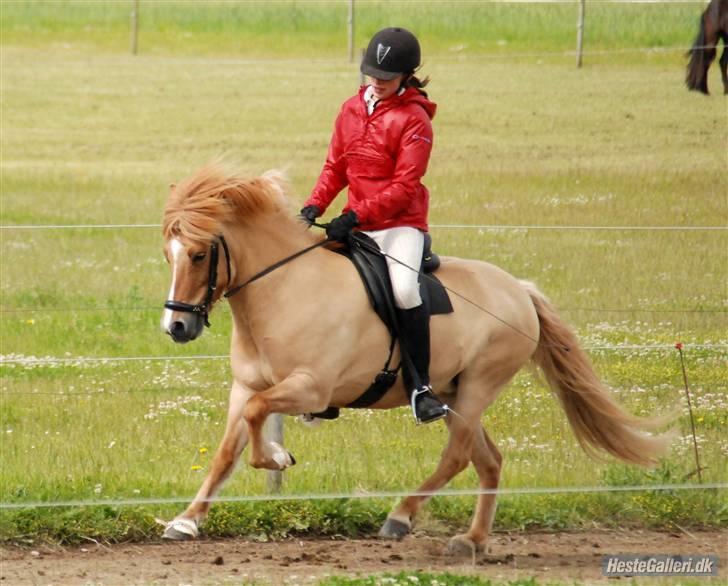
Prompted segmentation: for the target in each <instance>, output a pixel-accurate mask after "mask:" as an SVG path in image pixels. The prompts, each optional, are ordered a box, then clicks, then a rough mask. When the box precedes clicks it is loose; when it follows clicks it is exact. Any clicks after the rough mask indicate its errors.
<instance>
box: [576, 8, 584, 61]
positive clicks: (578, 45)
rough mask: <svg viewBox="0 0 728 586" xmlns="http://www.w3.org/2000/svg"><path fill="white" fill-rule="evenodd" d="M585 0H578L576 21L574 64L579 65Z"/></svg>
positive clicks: (582, 45)
mask: <svg viewBox="0 0 728 586" xmlns="http://www.w3.org/2000/svg"><path fill="white" fill-rule="evenodd" d="M585 5H586V0H579V18H578V20H577V21H576V66H577V67H581V53H582V50H583V48H584V10H585Z"/></svg>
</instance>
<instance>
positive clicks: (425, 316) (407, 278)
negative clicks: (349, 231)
mask: <svg viewBox="0 0 728 586" xmlns="http://www.w3.org/2000/svg"><path fill="white" fill-rule="evenodd" d="M368 234H369V235H370V236H371V237H372V238H373V239H374V240H375V241H376V242H377V244H378V245H379V247H380V248H381V249H382V251H383V252H384V253H386V254H387V255H388V256H387V257H386V258H387V266H388V267H389V276H390V280H391V281H392V290H393V293H394V301H395V305H396V306H397V318H398V321H399V326H400V334H401V339H400V344H401V345H402V347H403V348H404V350H405V351H406V353H407V354H408V355H409V357H410V359H411V360H412V363H413V369H412V370H414V372H409V369H408V368H406V365H405V368H403V376H404V381H405V388H406V389H407V392H408V395H409V398H410V404H411V405H412V410H413V412H414V415H415V418H416V419H417V421H419V422H423V423H427V422H429V421H435V420H436V419H440V418H441V417H444V416H445V415H446V414H447V407H446V406H445V405H443V404H442V402H441V401H440V399H438V398H437V397H436V396H435V394H434V393H433V392H432V388H431V387H430V384H429V383H430V376H429V370H430V316H429V313H428V312H427V309H426V308H425V307H424V305H423V304H422V298H421V297H420V284H419V269H420V264H421V263H422V251H423V245H424V234H423V233H422V232H420V231H419V230H417V229H415V228H390V229H387V230H380V231H377V232H368Z"/></svg>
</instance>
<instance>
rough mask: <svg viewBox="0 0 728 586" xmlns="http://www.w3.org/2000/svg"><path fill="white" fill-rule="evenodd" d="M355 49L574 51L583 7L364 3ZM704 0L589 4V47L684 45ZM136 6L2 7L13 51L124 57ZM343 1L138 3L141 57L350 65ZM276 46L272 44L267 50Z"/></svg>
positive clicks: (574, 4) (359, 7) (44, 4)
mask: <svg viewBox="0 0 728 586" xmlns="http://www.w3.org/2000/svg"><path fill="white" fill-rule="evenodd" d="M355 6H356V8H355V11H356V12H355V24H356V39H355V45H356V46H357V47H363V46H365V45H366V43H367V42H368V39H369V38H370V37H371V35H372V34H373V33H374V32H375V31H377V30H379V29H380V28H382V27H384V26H392V25H394V24H396V25H400V26H405V27H407V28H410V29H412V30H413V31H415V32H416V33H417V34H418V35H419V36H420V37H421V39H422V40H423V42H424V43H426V46H427V47H428V49H429V51H430V52H437V53H445V54H451V55H459V56H463V55H470V54H480V53H483V52H491V51H501V52H502V51H509V52H512V51H520V52H528V51H533V50H560V51H565V50H573V47H574V43H575V40H574V38H575V23H576V19H577V12H578V3H577V2H571V3H554V4H509V3H498V2H469V1H459V0H455V1H454V2H447V3H444V2H435V1H422V2H404V1H393V2H389V1H387V2H385V1H360V2H356V4H355ZM702 10H703V7H702V3H701V2H692V3H691V2H685V3H676V4H669V5H665V4H656V5H650V4H634V5H629V4H609V3H603V2H587V10H586V23H587V24H586V36H585V39H586V47H587V48H589V49H590V50H603V49H614V48H619V49H626V48H634V47H675V46H678V47H683V46H685V47H687V46H689V45H690V43H691V42H692V40H693V37H694V36H695V34H696V33H697V22H698V17H699V15H700V13H701V11H702ZM130 15H131V2H129V1H128V0H123V1H107V2H104V3H88V2H80V1H71V2H23V1H14V0H7V1H6V2H4V3H3V11H2V15H1V16H0V26H2V30H3V33H4V36H5V39H6V41H7V42H8V43H12V44H18V45H23V46H52V47H57V48H59V49H62V50H63V49H66V50H68V49H75V48H82V49H89V48H92V49H101V50H104V51H125V50H127V49H128V47H129V45H130ZM347 17H348V8H347V3H346V2H300V1H299V2H294V1H291V0H288V1H282V2H260V1H248V2H235V3H233V2H220V1H212V2H181V1H177V2H147V1H145V0H142V1H141V2H140V13H139V36H140V41H139V44H140V49H141V51H142V52H143V53H148V54H168V53H174V54H177V55H179V54H185V55H210V54H228V55H233V54H234V55H237V56H241V57H244V56H247V57H270V56H271V55H275V56H285V57H291V56H293V57H297V56H301V57H308V56H317V57H329V58H330V57H332V56H334V55H337V54H338V56H339V57H345V56H346V51H347V42H348V41H347ZM271 39H274V41H273V42H271Z"/></svg>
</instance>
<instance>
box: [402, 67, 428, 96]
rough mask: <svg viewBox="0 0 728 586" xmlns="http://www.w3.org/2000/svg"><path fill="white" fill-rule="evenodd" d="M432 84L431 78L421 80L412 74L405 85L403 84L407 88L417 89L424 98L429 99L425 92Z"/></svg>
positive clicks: (405, 81)
mask: <svg viewBox="0 0 728 586" xmlns="http://www.w3.org/2000/svg"><path fill="white" fill-rule="evenodd" d="M428 83H430V76H427V77H426V78H425V79H420V78H419V77H417V76H416V75H415V73H414V71H413V72H412V73H410V74H409V75H408V76H407V78H406V79H405V80H404V83H403V84H402V85H403V86H404V87H405V88H410V87H413V88H415V89H417V90H418V91H419V92H420V93H421V94H422V95H423V96H425V97H427V92H426V91H424V89H423V88H424V87H425V86H426V85H427V84H428Z"/></svg>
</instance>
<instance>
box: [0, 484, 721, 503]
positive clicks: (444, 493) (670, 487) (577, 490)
mask: <svg viewBox="0 0 728 586" xmlns="http://www.w3.org/2000/svg"><path fill="white" fill-rule="evenodd" d="M726 488H728V483H726V482H715V483H708V484H644V485H633V486H556V487H544V488H527V487H524V488H497V489H488V488H481V489H463V490H458V489H444V490H440V491H406V490H391V491H372V492H369V491H358V492H338V493H308V494H266V495H249V496H216V497H214V498H210V499H201V500H199V501H197V502H209V503H255V502H264V501H323V500H342V499H356V500H364V499H390V498H404V497H407V496H422V497H434V496H439V497H456V496H480V495H497V496H498V497H507V496H519V495H556V494H608V493H625V492H647V491H654V492H670V491H697V490H725V489H726ZM192 500H193V497H192V496H188V497H170V498H161V497H150V498H131V499H123V498H122V499H113V500H109V499H99V500H94V499H90V500H67V501H32V502H31V501H29V502H17V503H16V502H1V503H0V510H12V509H40V508H55V507H107V506H115V507H123V506H149V505H176V504H184V503H188V502H190V501H192Z"/></svg>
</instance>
